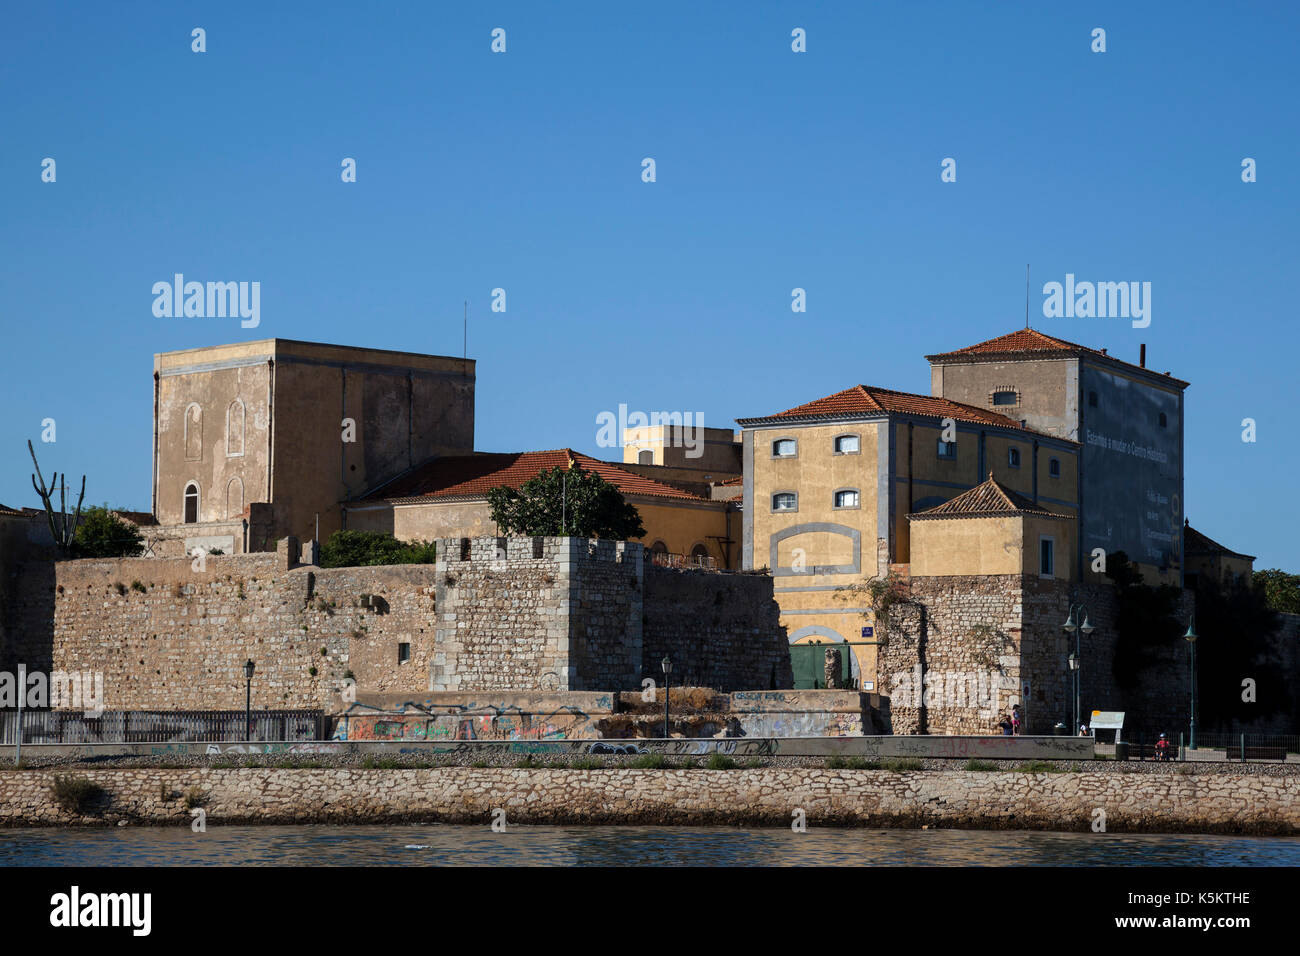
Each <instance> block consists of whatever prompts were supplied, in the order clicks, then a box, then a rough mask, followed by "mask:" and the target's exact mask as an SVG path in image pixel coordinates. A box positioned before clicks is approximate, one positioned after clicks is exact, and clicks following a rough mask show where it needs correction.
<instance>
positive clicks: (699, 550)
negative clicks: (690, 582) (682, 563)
mask: <svg viewBox="0 0 1300 956" xmlns="http://www.w3.org/2000/svg"><path fill="white" fill-rule="evenodd" d="M708 563H709V549H708V548H706V547H705V546H704V545H702V544H697V545H696V546H695V547H693V548H691V564H694V565H696V566H698V567H705V566H706V565H708Z"/></svg>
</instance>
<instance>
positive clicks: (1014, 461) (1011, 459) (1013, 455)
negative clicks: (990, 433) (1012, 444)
mask: <svg viewBox="0 0 1300 956" xmlns="http://www.w3.org/2000/svg"><path fill="white" fill-rule="evenodd" d="M1007 464H1008V465H1010V466H1011V467H1012V468H1019V467H1020V449H1019V448H1009V449H1007Z"/></svg>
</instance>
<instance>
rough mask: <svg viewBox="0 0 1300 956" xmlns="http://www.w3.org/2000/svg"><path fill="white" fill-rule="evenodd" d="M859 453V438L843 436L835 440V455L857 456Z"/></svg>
mask: <svg viewBox="0 0 1300 956" xmlns="http://www.w3.org/2000/svg"><path fill="white" fill-rule="evenodd" d="M857 453H858V436H857V435H841V436H839V437H838V438H836V439H835V454H837V455H856V454H857Z"/></svg>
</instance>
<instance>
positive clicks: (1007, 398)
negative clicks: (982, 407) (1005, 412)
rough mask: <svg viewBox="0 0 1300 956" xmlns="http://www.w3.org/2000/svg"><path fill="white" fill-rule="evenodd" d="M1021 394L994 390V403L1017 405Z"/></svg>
mask: <svg viewBox="0 0 1300 956" xmlns="http://www.w3.org/2000/svg"><path fill="white" fill-rule="evenodd" d="M1019 398H1020V397H1019V396H1018V395H1017V394H1016V393H1015V392H994V393H993V404H994V405H1015V404H1017V403H1018V401H1019Z"/></svg>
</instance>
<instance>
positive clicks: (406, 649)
mask: <svg viewBox="0 0 1300 956" xmlns="http://www.w3.org/2000/svg"><path fill="white" fill-rule="evenodd" d="M410 659H411V645H410V644H408V643H406V642H405V641H403V642H402V643H400V644H398V645H397V663H399V664H405V663H407V662H408V661H409V660H410Z"/></svg>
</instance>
